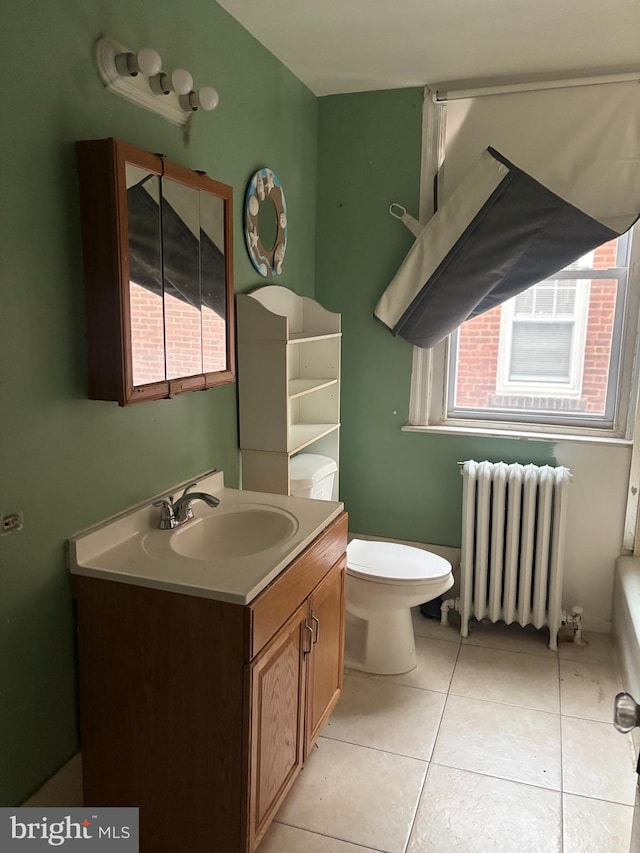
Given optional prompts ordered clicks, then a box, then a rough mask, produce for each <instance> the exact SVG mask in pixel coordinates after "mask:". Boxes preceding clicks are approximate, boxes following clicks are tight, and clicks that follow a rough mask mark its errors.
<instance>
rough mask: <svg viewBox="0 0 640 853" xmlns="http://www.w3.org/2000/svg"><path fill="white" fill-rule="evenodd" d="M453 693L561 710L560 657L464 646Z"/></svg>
mask: <svg viewBox="0 0 640 853" xmlns="http://www.w3.org/2000/svg"><path fill="white" fill-rule="evenodd" d="M450 692H451V693H454V694H456V695H457V696H468V697H470V698H473V699H487V700H489V701H491V702H504V703H506V704H508V705H519V706H520V707H522V708H534V709H536V710H538V711H552V712H554V713H559V711H560V695H559V691H558V660H557V658H556V657H555V656H551V657H549V658H547V657H542V656H540V655H529V654H522V653H520V652H507V651H503V650H501V649H488V648H482V647H480V646H463V647H462V648H461V649H460V654H459V656H458V661H457V663H456V668H455V670H454V673H453V680H452V682H451V690H450Z"/></svg>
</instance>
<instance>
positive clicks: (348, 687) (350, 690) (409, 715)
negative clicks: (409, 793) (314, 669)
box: [322, 673, 446, 761]
mask: <svg viewBox="0 0 640 853" xmlns="http://www.w3.org/2000/svg"><path fill="white" fill-rule="evenodd" d="M445 699H446V696H445V695H444V694H443V693H435V692H433V691H432V690H418V689H416V688H415V687H404V686H403V685H402V684H397V683H395V682H389V681H386V680H383V679H377V678H367V677H366V676H365V677H363V676H360V675H356V674H351V673H349V674H348V675H347V676H346V677H345V683H344V690H343V692H342V696H341V697H340V701H339V702H338V705H337V707H336V709H335V711H334V712H333V714H332V715H331V718H330V719H329V722H328V723H327V725H326V726H325V728H324V731H323V732H322V734H323V736H324V737H330V738H333V739H335V740H341V741H346V742H348V743H355V744H359V745H360V746H370V747H373V748H375V749H382V750H387V751H388V752H395V753H397V754H399V755H408V756H410V757H412V758H422V759H424V760H426V761H428V760H429V759H430V758H431V753H432V751H433V744H434V743H435V739H436V734H437V733H438V726H439V725H440V720H441V719H442V712H443V710H444V703H445Z"/></svg>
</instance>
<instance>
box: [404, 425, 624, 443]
mask: <svg viewBox="0 0 640 853" xmlns="http://www.w3.org/2000/svg"><path fill="white" fill-rule="evenodd" d="M402 431H403V432H424V433H435V434H443V435H469V436H471V435H474V436H478V437H481V438H500V439H509V438H511V439H517V440H519V441H523V440H524V441H552V442H554V443H555V444H557V443H558V442H559V441H563V442H576V443H578V444H599V445H610V446H613V447H632V446H633V441H632V440H631V439H627V438H616V437H614V436H604V435H577V434H573V433H569V432H557V433H555V432H547V431H545V432H534V431H527V430H516V429H501V428H500V427H498V426H496V427H480V426H451V425H448V424H446V425H445V424H434V425H429V426H414V425H411V424H405V425H404V426H403V427H402Z"/></svg>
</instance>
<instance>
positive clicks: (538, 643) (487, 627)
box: [462, 619, 556, 658]
mask: <svg viewBox="0 0 640 853" xmlns="http://www.w3.org/2000/svg"><path fill="white" fill-rule="evenodd" d="M462 642H463V644H464V645H468V646H485V647H486V648H489V649H505V650H506V651H509V652H524V653H525V654H529V655H540V656H541V657H548V658H554V657H556V653H555V652H552V651H551V650H550V649H549V631H548V629H547V628H542V629H540V630H538V629H537V628H534V627H533V626H532V625H527V626H526V627H525V628H523V627H522V626H521V625H505V623H504V622H488V621H487V622H478V621H476V620H475V619H472V620H471V622H470V623H469V636H468V637H465V639H464V640H463V641H462Z"/></svg>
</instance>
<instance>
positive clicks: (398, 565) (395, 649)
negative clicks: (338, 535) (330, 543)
mask: <svg viewBox="0 0 640 853" xmlns="http://www.w3.org/2000/svg"><path fill="white" fill-rule="evenodd" d="M452 585H453V575H452V573H451V564H450V563H448V562H447V560H445V559H444V558H443V557H438V556H437V555H436V554H432V553H431V552H430V551H424V550H422V549H421V548H413V547H411V546H409V545H399V544H397V543H395V542H377V541H369V540H367V541H364V540H362V539H354V540H352V541H351V542H350V543H349V545H348V547H347V638H346V648H345V666H346V667H347V668H349V669H357V670H362V671H363V672H371V673H376V674H379V675H397V674H399V673H402V672H409V671H410V670H412V669H414V668H415V666H416V646H415V640H414V635H413V622H412V619H411V608H412V607H415V606H416V605H417V604H423V603H424V602H426V601H431V600H432V599H434V598H436V597H437V596H438V595H442V593H444V592H446V591H447V590H448V589H450V588H451V586H452Z"/></svg>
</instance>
